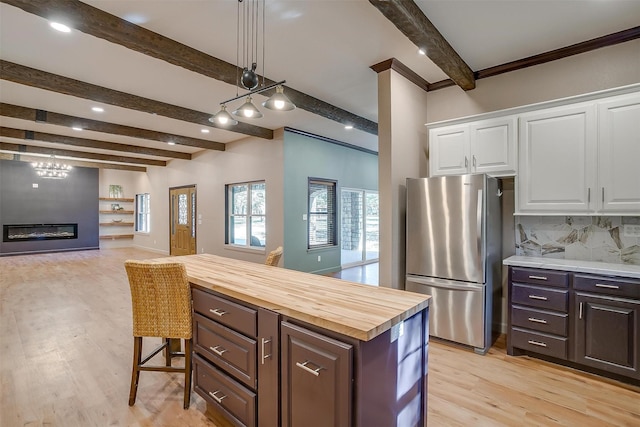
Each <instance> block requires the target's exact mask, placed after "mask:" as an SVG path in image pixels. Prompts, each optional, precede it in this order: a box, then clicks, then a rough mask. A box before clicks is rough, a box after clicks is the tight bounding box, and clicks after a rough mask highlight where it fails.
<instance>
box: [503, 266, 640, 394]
mask: <svg viewBox="0 0 640 427" xmlns="http://www.w3.org/2000/svg"><path fill="white" fill-rule="evenodd" d="M507 353H508V354H509V355H520V354H528V355H531V356H540V357H543V356H544V357H550V358H553V359H552V360H553V361H554V362H558V363H563V364H568V365H569V366H572V367H575V368H579V369H584V370H588V371H591V372H594V373H597V374H600V375H605V376H609V377H612V378H615V379H618V380H622V381H626V382H631V383H633V384H637V385H640V279H637V278H630V277H621V276H604V275H598V274H587V273H579V272H561V271H552V270H543V269H532V268H526V267H510V268H509V329H508V335H507Z"/></svg>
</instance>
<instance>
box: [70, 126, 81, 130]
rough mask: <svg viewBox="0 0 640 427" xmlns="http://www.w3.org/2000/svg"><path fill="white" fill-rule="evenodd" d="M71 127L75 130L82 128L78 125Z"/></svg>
mask: <svg viewBox="0 0 640 427" xmlns="http://www.w3.org/2000/svg"><path fill="white" fill-rule="evenodd" d="M71 129H73V130H77V131H80V130H82V128H81V127H80V126H73V127H72V128H71Z"/></svg>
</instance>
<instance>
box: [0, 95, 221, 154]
mask: <svg viewBox="0 0 640 427" xmlns="http://www.w3.org/2000/svg"><path fill="white" fill-rule="evenodd" d="M0 116H4V117H13V118H14V119H22V120H29V121H35V122H40V123H48V124H51V125H58V126H64V127H67V128H71V127H74V126H79V127H81V128H82V129H84V130H91V131H95V132H102V133H109V134H113V135H121V136H128V137H132V138H140V139H147V140H150V141H154V142H162V143H168V142H173V143H175V144H176V145H186V146H189V147H198V148H205V149H208V150H218V151H224V149H225V144H223V143H220V142H213V141H207V140H205V139H198V138H190V137H187V136H181V135H174V134H171V133H164V132H156V131H153V130H147V129H140V128H135V127H131V126H124V125H117V124H114V123H107V122H101V121H98V120H91V119H85V118H82V117H75V116H68V115H66V114H60V113H54V112H51V111H45V110H37V109H35V108H29V107H22V106H20V105H13V104H6V103H0ZM76 145H79V144H76ZM126 146H127V147H131V150H129V151H133V150H137V149H139V148H140V149H142V148H143V147H137V146H131V145H126ZM147 150H153V151H157V152H158V153H163V154H153V153H151V152H148V153H144V152H142V151H140V152H139V153H140V154H151V155H153V156H156V155H158V156H163V157H176V158H179V159H191V155H190V154H188V153H181V152H178V151H169V150H162V149H156V148H147ZM118 151H119V150H118ZM170 153H171V154H170Z"/></svg>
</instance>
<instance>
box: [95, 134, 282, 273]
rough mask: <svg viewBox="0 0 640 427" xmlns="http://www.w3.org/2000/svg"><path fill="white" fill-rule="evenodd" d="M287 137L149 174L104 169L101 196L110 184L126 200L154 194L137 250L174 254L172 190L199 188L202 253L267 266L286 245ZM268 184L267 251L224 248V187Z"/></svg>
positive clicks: (255, 141)
mask: <svg viewBox="0 0 640 427" xmlns="http://www.w3.org/2000/svg"><path fill="white" fill-rule="evenodd" d="M282 159H283V131H282V129H280V130H277V131H276V132H274V139H273V140H265V139H260V138H254V137H250V138H245V139H242V140H240V141H236V142H232V143H228V144H227V145H226V151H212V150H211V151H203V152H201V153H198V154H195V155H194V156H193V157H192V159H191V160H179V159H175V160H171V161H170V162H169V163H168V164H167V166H166V167H157V166H151V167H148V168H147V172H146V173H140V172H126V171H118V170H110V169H103V170H101V173H100V194H101V195H103V194H105V195H106V194H108V187H109V184H120V185H122V186H123V189H124V192H125V196H126V197H134V196H135V194H138V193H149V194H150V201H151V232H150V234H149V235H145V234H140V233H136V234H135V236H134V240H133V245H134V246H139V247H143V248H147V249H151V250H155V251H160V252H162V253H164V254H168V253H169V188H171V187H180V186H186V185H195V186H196V191H197V195H196V197H197V201H196V204H197V215H198V217H199V218H200V217H201V221H202V223H201V224H198V225H197V229H196V236H197V248H198V252H199V253H201V252H205V253H212V254H216V255H223V256H228V257H232V258H237V259H244V260H248V261H254V262H263V261H264V258H265V256H266V252H268V251H270V250H272V249H275V248H276V247H277V246H280V245H282V243H283V235H284V221H283V217H284V213H283V190H282V189H283V160H282ZM258 180H265V181H266V186H267V247H266V249H262V250H253V251H238V250H234V249H230V248H228V247H226V246H225V244H224V239H225V184H232V183H237V182H245V181H258Z"/></svg>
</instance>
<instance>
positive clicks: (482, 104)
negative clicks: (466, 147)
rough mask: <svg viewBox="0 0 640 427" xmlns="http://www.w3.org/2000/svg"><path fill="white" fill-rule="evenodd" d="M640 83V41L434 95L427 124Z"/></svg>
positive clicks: (428, 112) (430, 93)
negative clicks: (471, 88) (472, 86)
mask: <svg viewBox="0 0 640 427" xmlns="http://www.w3.org/2000/svg"><path fill="white" fill-rule="evenodd" d="M638 82H640V40H634V41H630V42H626V43H621V44H618V45H615V46H609V47H606V48H602V49H597V50H594V51H591V52H587V53H582V54H580V55H574V56H570V57H568V58H564V59H559V60H557V61H552V62H548V63H546V64H541V65H536V66H534V67H529V68H524V69H522V70H518V71H513V72H510V73H505V74H500V75H498V76H494V77H489V78H486V79H481V80H478V81H476V88H475V89H474V90H470V91H467V92H465V91H463V90H462V89H460V88H459V87H457V86H455V87H448V88H445V89H440V90H436V91H433V92H429V94H428V103H429V109H428V111H427V115H426V117H425V122H426V123H433V122H438V121H441V120H448V119H454V118H459V117H466V116H471V115H475V114H480V113H485V112H489V111H497V110H503V109H506V108H512V107H519V106H523V105H528V104H535V103H538V102H543V101H550V100H554V99H559V98H566V97H570V96H575V95H580V94H584V93H590V92H597V91H600V90H605V89H611V88H615V87H620V86H626V85H630V84H634V83H638Z"/></svg>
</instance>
